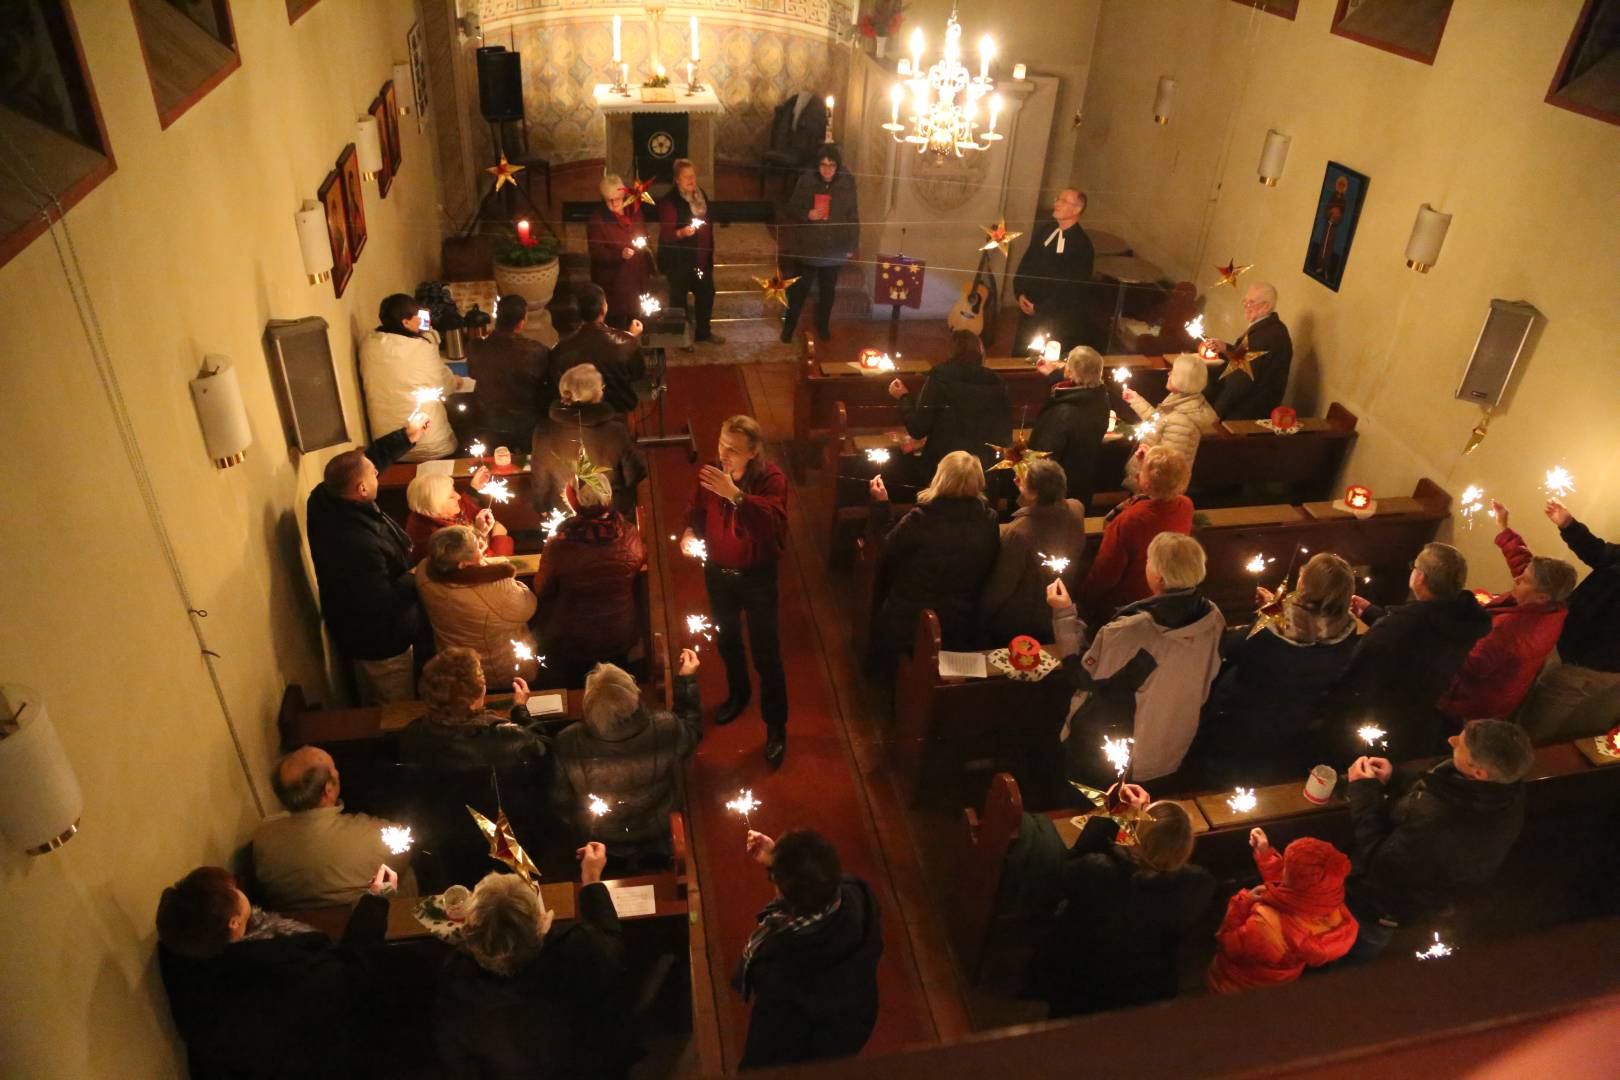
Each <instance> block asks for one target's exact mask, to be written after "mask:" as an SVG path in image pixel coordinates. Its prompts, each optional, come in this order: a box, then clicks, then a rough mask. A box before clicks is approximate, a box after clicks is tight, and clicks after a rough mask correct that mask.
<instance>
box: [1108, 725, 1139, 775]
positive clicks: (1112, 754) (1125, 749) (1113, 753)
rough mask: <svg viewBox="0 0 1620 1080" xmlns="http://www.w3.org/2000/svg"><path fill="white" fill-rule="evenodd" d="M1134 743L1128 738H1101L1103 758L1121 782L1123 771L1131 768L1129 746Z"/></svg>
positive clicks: (1133, 740)
mask: <svg viewBox="0 0 1620 1080" xmlns="http://www.w3.org/2000/svg"><path fill="white" fill-rule="evenodd" d="M1135 741H1136V740H1135V739H1132V738H1128V737H1127V738H1121V739H1114V738H1110V737H1109V736H1107V735H1104V736H1103V741H1102V752H1103V757H1105V758H1107V759H1108V764H1110V765H1112V766H1113V767H1114V774H1115V775H1116V776H1118V777H1119V778H1120V779H1121V780H1123V779H1124V778H1125V770H1126V769H1129V768H1130V767H1131V744H1132V743H1134V742H1135Z"/></svg>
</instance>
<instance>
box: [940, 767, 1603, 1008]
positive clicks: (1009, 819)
mask: <svg viewBox="0 0 1620 1080" xmlns="http://www.w3.org/2000/svg"><path fill="white" fill-rule="evenodd" d="M1585 741H1586V742H1590V741H1591V740H1590V739H1588V740H1585ZM1430 760H1431V761H1432V760H1434V759H1430ZM1418 764H1420V765H1421V764H1425V763H1418ZM1304 783H1305V778H1304V777H1303V776H1302V777H1300V779H1299V780H1298V781H1296V782H1291V783H1286V784H1274V785H1270V786H1267V787H1261V788H1256V789H1255V797H1256V807H1255V809H1254V810H1253V811H1251V812H1248V813H1239V812H1236V811H1234V810H1232V808H1231V807H1230V806H1229V805H1228V804H1227V802H1226V800H1227V798H1228V797H1229V796H1230V794H1231V793H1230V792H1225V791H1221V792H1213V793H1205V794H1200V795H1194V796H1183V797H1178V798H1176V799H1175V801H1176V802H1178V803H1181V804H1182V806H1183V807H1185V808H1186V809H1187V810H1188V817H1189V818H1191V820H1192V822H1193V831H1194V834H1195V837H1194V849H1193V861H1194V862H1195V863H1197V864H1198V865H1200V866H1203V867H1205V868H1206V869H1208V870H1210V871H1211V872H1212V873H1214V874H1216V876H1217V877H1221V876H1236V877H1239V878H1252V877H1253V876H1254V873H1253V868H1252V856H1251V855H1250V850H1249V839H1248V838H1249V830H1250V829H1252V828H1254V827H1256V826H1260V827H1262V828H1264V829H1265V830H1266V834H1267V836H1268V838H1269V839H1270V840H1271V843H1272V846H1274V847H1277V848H1279V849H1280V848H1282V847H1283V846H1285V845H1286V844H1288V843H1290V842H1291V841H1293V840H1295V839H1297V838H1299V837H1301V836H1315V837H1319V838H1321V839H1324V840H1328V841H1330V842H1331V843H1333V844H1334V845H1335V846H1337V847H1338V848H1339V849H1340V850H1341V851H1350V850H1351V848H1352V846H1353V836H1352V831H1351V822H1350V804H1349V803H1348V802H1347V801H1346V800H1345V799H1344V798H1343V797H1342V796H1339V795H1338V794H1335V796H1334V797H1333V798H1332V799H1330V800H1329V801H1328V802H1327V803H1323V804H1320V805H1318V804H1314V803H1311V802H1310V801H1309V800H1307V799H1306V798H1305V797H1304V794H1303V789H1304ZM1150 789H1151V785H1150ZM1341 790H1342V783H1341ZM1152 794H1154V795H1155V797H1163V796H1161V795H1160V793H1158V792H1152ZM1617 796H1620V764H1617V765H1615V766H1598V765H1594V764H1593V763H1592V761H1591V760H1589V759H1588V758H1587V757H1586V756H1585V755H1583V754H1582V753H1581V752H1580V751H1579V750H1578V749H1577V745H1576V744H1575V743H1557V744H1554V745H1551V746H1543V747H1538V748H1537V749H1536V760H1535V767H1534V769H1533V770H1532V772H1531V774H1530V776H1529V778H1528V781H1527V784H1526V787H1525V808H1526V814H1527V815H1551V814H1561V813H1571V812H1574V813H1581V812H1590V811H1593V810H1601V809H1603V808H1606V807H1612V806H1613V805H1614V802H1615V799H1616V797H1617ZM1095 812H1096V811H1095V809H1094V808H1093V807H1089V806H1087V807H1081V808H1077V809H1076V808H1071V809H1064V810H1049V811H1046V812H1045V816H1046V817H1048V818H1050V819H1052V822H1053V824H1054V825H1056V826H1057V828H1058V832H1059V833H1060V834H1061V835H1062V836H1063V841H1064V844H1065V845H1069V846H1072V845H1073V843H1074V841H1075V838H1076V837H1077V836H1078V835H1079V829H1078V827H1077V826H1076V825H1074V824H1072V823H1071V819H1073V818H1075V817H1077V816H1084V815H1088V814H1091V813H1095ZM1023 815H1024V804H1023V798H1022V795H1021V793H1020V791H1019V787H1018V781H1017V780H1015V779H1014V778H1013V777H1012V776H1011V775H1010V774H1008V773H998V774H996V776H994V777H993V778H992V779H991V782H990V790H989V792H988V793H987V794H986V796H985V799H984V805H983V808H982V809H976V808H974V807H972V806H969V807H966V808H964V809H963V810H962V813H961V818H960V819H959V821H958V828H957V830H956V832H955V834H954V845H953V847H952V849H951V852H950V866H951V874H952V877H951V888H950V889H949V890H947V895H948V896H949V897H950V899H951V906H950V909H949V910H948V911H947V912H946V926H947V932H948V933H949V934H950V936H951V944H952V946H953V947H954V948H955V949H956V953H957V957H958V959H959V960H960V961H961V964H962V969H963V971H964V972H966V973H967V976H968V978H969V979H970V980H973V981H977V979H978V978H979V977H980V974H981V972H982V970H983V967H984V961H985V958H986V955H987V954H988V952H989V949H990V946H991V944H992V939H993V938H994V937H995V936H996V935H997V931H998V930H999V929H1006V928H1014V932H1020V931H1022V932H1025V933H1027V932H1028V930H1029V926H1028V924H1027V922H1026V921H1025V920H1022V919H1020V918H1018V916H1017V915H1016V914H1015V913H1003V912H999V911H998V909H997V899H998V897H999V896H1000V894H1001V889H1002V878H1003V872H1004V870H1005V867H1006V861H1007V853H1008V851H1009V850H1011V848H1012V845H1013V842H1014V840H1016V839H1017V836H1018V826H1019V822H1020V820H1021V819H1022V818H1023Z"/></svg>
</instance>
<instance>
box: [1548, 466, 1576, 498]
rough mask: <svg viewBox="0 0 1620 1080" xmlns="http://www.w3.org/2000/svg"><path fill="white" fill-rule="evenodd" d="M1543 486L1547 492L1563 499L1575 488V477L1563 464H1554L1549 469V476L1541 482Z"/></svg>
mask: <svg viewBox="0 0 1620 1080" xmlns="http://www.w3.org/2000/svg"><path fill="white" fill-rule="evenodd" d="M1541 487H1542V490H1543V491H1545V492H1546V493H1547V494H1549V495H1555V496H1557V497H1558V498H1560V499H1561V498H1563V497H1564V496H1565V495H1568V494H1569V493H1570V492H1572V491H1574V490H1575V478H1574V477H1573V476H1571V475H1570V474H1569V470H1568V469H1566V468H1564V467H1563V466H1562V465H1554V466H1553V467H1552V468H1550V469H1548V470H1547V477H1546V479H1545V480H1543V481H1542V482H1541Z"/></svg>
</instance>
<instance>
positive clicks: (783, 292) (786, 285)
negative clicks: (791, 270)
mask: <svg viewBox="0 0 1620 1080" xmlns="http://www.w3.org/2000/svg"><path fill="white" fill-rule="evenodd" d="M798 280H799V279H798V278H796V277H790V278H784V277H783V276H782V272H781V271H780V270H778V271H777V272H776V273H774V274H772V275H771V276H770V277H768V278H762V277H757V278H755V279H754V283H755V284H757V285H758V286H759V287H760V289H761V290H763V295H762V296H761V298H760V299H761V300H763V301H764V302H765V303H767V304H768V303H770V302H771V301H772V300H775V301H776V302H777V303H778V304H781V305H782V306H783V307H787V291H788V289H790V288H792V287H793V283H794V282H795V281H798Z"/></svg>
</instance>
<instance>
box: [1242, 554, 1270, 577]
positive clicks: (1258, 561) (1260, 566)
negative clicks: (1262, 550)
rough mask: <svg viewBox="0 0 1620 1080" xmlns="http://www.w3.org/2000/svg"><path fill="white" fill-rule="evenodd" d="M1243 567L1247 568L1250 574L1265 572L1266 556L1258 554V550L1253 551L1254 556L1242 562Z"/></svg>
mask: <svg viewBox="0 0 1620 1080" xmlns="http://www.w3.org/2000/svg"><path fill="white" fill-rule="evenodd" d="M1243 569H1245V570H1247V571H1248V572H1249V573H1251V574H1263V573H1265V572H1266V557H1265V556H1264V555H1261V554H1259V553H1258V552H1257V553H1255V556H1254V558H1252V559H1250V560H1249V561H1248V562H1246V563H1244V564H1243Z"/></svg>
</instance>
